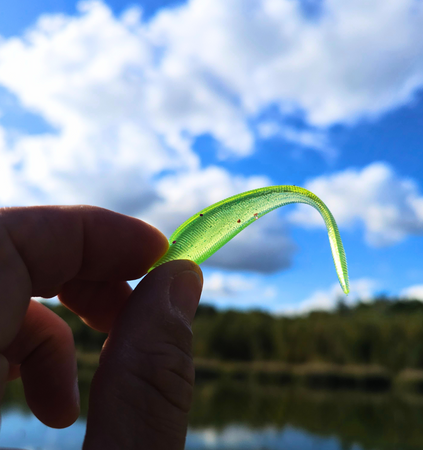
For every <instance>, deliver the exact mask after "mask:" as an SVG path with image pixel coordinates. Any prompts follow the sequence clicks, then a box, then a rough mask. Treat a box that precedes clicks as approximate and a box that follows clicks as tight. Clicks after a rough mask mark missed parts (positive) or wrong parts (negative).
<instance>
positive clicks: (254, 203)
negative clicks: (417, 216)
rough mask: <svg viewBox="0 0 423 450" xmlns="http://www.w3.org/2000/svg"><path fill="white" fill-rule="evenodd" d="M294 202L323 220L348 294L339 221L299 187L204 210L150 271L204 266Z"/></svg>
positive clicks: (261, 193)
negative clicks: (179, 263) (177, 264)
mask: <svg viewBox="0 0 423 450" xmlns="http://www.w3.org/2000/svg"><path fill="white" fill-rule="evenodd" d="M290 203H306V204H307V205H311V206H313V207H314V208H316V209H317V210H318V211H319V213H320V214H321V216H322V217H323V220H324V221H325V224H326V228H327V231H328V235H329V242H330V247H331V250H332V256H333V261H334V263H335V268H336V273H337V275H338V279H339V283H340V284H341V287H342V289H343V291H344V292H345V294H348V292H349V283H348V268H347V259H346V257H345V251H344V247H343V245H342V241H341V236H340V235H339V231H338V227H337V225H336V222H335V219H334V218H333V216H332V214H331V212H330V211H329V209H328V208H327V206H326V205H325V204H324V203H323V202H322V200H320V198H319V197H317V196H316V195H314V194H313V193H312V192H310V191H308V190H307V189H304V188H301V187H297V186H270V187H264V188H261V189H254V190H252V191H248V192H244V193H242V194H238V195H234V196H233V197H229V198H227V199H225V200H222V201H220V202H218V203H215V204H214V205H211V206H209V207H208V208H206V209H203V210H202V211H200V212H199V213H197V214H195V215H194V216H192V217H191V218H190V219H188V220H187V221H186V222H185V223H183V224H182V225H181V226H180V227H179V228H178V229H177V230H176V231H175V232H174V233H173V234H172V236H171V237H170V238H169V249H168V251H167V252H166V254H165V255H164V256H163V257H162V258H161V259H160V260H159V261H157V263H156V264H155V265H154V266H153V267H152V268H151V269H150V270H152V269H154V268H155V267H157V266H160V265H161V264H164V263H166V262H168V261H173V260H175V259H189V260H191V261H194V262H195V263H197V264H201V263H202V262H204V261H205V260H206V259H207V258H209V257H210V256H211V255H213V253H215V252H216V251H217V250H219V248H221V247H223V246H224V245H225V244H226V243H227V242H228V241H230V240H231V239H232V238H233V237H234V236H236V235H237V234H238V233H239V232H240V231H242V230H243V229H244V228H246V227H247V226H248V225H250V224H251V223H253V222H255V221H256V220H257V219H259V218H260V217H261V216H264V215H265V214H267V213H268V212H270V211H273V210H274V209H276V208H279V207H281V206H283V205H288V204H290Z"/></svg>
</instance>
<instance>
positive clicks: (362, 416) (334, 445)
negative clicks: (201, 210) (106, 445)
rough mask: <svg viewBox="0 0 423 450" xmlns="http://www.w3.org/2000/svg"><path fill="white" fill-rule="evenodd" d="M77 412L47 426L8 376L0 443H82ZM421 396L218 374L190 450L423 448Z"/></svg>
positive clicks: (207, 387) (197, 415)
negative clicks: (60, 426) (70, 419)
mask: <svg viewBox="0 0 423 450" xmlns="http://www.w3.org/2000/svg"><path fill="white" fill-rule="evenodd" d="M88 388H89V382H88V381H87V380H86V381H85V382H84V381H82V383H81V396H82V398H81V404H82V418H81V420H79V421H78V422H77V423H76V424H75V425H73V426H72V427H70V428H68V429H65V430H52V429H49V428H47V427H44V426H43V425H41V424H40V422H39V421H38V420H37V419H35V418H34V417H33V416H32V415H31V414H29V412H28V410H27V409H26V407H25V406H24V405H23V403H22V402H23V391H22V388H21V386H20V383H16V382H15V383H13V384H12V385H11V387H10V389H9V390H8V392H7V394H6V398H5V400H6V404H5V406H4V408H3V420H2V429H1V433H0V447H1V446H3V447H15V448H19V447H20V448H25V449H32V450H35V449H37V448H42V449H43V450H50V449H59V450H73V449H80V448H81V444H82V441H83V435H84V431H85V420H84V416H85V415H86V409H87V404H88ZM422 423H423V397H422V396H418V395H406V394H404V393H401V394H400V393H395V392H391V393H389V394H365V393H360V392H345V391H338V392H325V391H313V390H306V389H301V388H299V387H292V386H291V387H285V388H282V387H278V386H269V385H260V384H257V383H251V382H248V381H245V382H239V381H238V382H236V381H230V380H227V381H216V382H213V383H210V382H209V383H203V384H199V385H197V386H196V390H195V398H194V405H193V409H192V412H191V415H190V430H189V434H188V437H187V445H186V449H187V450H205V449H213V450H229V449H233V450H237V449H239V450H241V449H242V450H253V449H254V450H274V449H284V450H297V449H298V450H300V449H301V450H308V449H310V450H393V449H396V450H417V449H421V448H423V427H421V424H422Z"/></svg>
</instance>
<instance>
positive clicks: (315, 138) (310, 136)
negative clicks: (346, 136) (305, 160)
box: [257, 122, 337, 160]
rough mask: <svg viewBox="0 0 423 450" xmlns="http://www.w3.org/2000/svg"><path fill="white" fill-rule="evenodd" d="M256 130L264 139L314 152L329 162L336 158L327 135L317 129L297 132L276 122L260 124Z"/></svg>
mask: <svg viewBox="0 0 423 450" xmlns="http://www.w3.org/2000/svg"><path fill="white" fill-rule="evenodd" d="M257 129H258V132H259V135H260V136H261V137H262V138H264V139H268V138H271V137H279V138H282V139H284V140H285V141H287V142H292V143H293V144H296V145H299V146H300V147H303V148H306V149H312V150H315V151H317V152H319V153H321V154H322V155H323V156H325V157H326V158H327V159H329V160H331V159H333V158H335V156H337V151H336V149H334V148H333V147H332V146H331V144H330V143H329V139H328V136H327V134H326V133H325V132H324V131H321V130H319V129H310V130H297V129H295V128H293V127H289V126H286V125H285V126H283V125H280V124H278V123H276V122H261V123H260V124H259V125H258V127H257Z"/></svg>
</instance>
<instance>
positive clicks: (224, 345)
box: [49, 296, 423, 372]
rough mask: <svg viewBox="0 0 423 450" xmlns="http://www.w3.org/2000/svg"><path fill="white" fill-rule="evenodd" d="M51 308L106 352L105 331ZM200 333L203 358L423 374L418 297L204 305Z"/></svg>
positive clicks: (88, 343) (89, 344)
mask: <svg viewBox="0 0 423 450" xmlns="http://www.w3.org/2000/svg"><path fill="white" fill-rule="evenodd" d="M49 307H50V308H51V309H52V310H54V311H55V312H56V313H57V314H58V315H60V316H61V317H62V318H64V319H65V320H66V321H67V322H68V323H69V325H70V326H71V328H72V330H73V333H74V338H75V344H76V347H77V349H78V351H79V352H80V353H84V352H91V353H92V352H96V351H99V350H100V349H101V346H102V344H103V342H104V339H105V337H106V336H105V335H104V334H102V333H98V332H96V331H94V330H92V329H90V328H89V327H87V326H86V325H85V324H84V323H83V322H82V321H81V320H80V319H79V318H78V317H77V316H75V315H74V314H73V313H72V312H70V311H68V310H67V309H66V308H64V307H63V306H61V305H54V306H52V305H50V306H49ZM193 332H194V348H193V351H194V357H195V358H196V359H199V360H213V361H221V362H228V361H239V362H252V361H262V362H265V361H269V362H271V361H273V362H278V363H284V364H289V365H303V364H310V363H320V364H332V365H340V366H342V365H348V366H351V365H360V366H378V367H382V368H386V369H388V370H389V371H391V372H398V371H401V370H403V369H423V303H422V302H420V301H418V300H403V299H399V298H398V299H397V298H387V297H383V296H381V297H378V298H375V299H374V300H373V301H371V302H358V303H357V304H356V305H354V306H347V305H346V304H344V303H342V302H339V303H338V305H337V307H336V309H335V310H333V311H330V312H323V311H315V312H311V313H309V314H307V315H303V316H293V317H286V316H275V315H271V314H269V313H266V312H263V311H258V310H255V311H246V312H242V311H235V310H217V309H215V308H214V307H212V306H210V305H200V306H199V308H198V311H197V315H196V318H195V320H194V323H193Z"/></svg>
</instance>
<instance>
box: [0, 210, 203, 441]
mask: <svg viewBox="0 0 423 450" xmlns="http://www.w3.org/2000/svg"><path fill="white" fill-rule="evenodd" d="M167 248H168V243H167V239H166V237H165V236H164V235H163V234H162V233H160V231H158V230H157V229H155V228H153V227H151V226H150V225H148V224H146V223H144V222H142V221H140V220H137V219H134V218H132V217H127V216H124V215H121V214H117V213H114V212H112V211H107V210H105V209H101V208H94V207H89V206H75V207H58V206H48V207H47V206H46V207H33V208H3V209H2V208H0V400H1V395H2V392H3V391H4V387H5V383H6V382H7V380H11V379H14V378H17V377H19V376H20V377H21V378H22V382H23V385H24V389H25V396H26V400H27V402H28V405H29V406H30V408H31V409H32V411H33V412H34V414H35V415H36V416H37V417H38V418H39V419H40V420H41V421H42V422H44V423H45V424H46V425H49V426H51V427H55V428H63V427H66V426H69V425H71V424H72V423H73V422H74V421H75V420H76V419H77V417H78V414H79V403H78V402H79V394H78V389H77V378H76V377H77V371H76V357H75V347H74V341H73V336H72V332H71V330H70V328H69V326H68V325H67V324H66V323H65V322H64V321H63V320H62V319H60V318H59V317H58V316H56V315H55V314H53V313H52V312H51V311H50V310H49V309H47V308H46V307H45V306H44V305H42V304H40V303H38V302H35V301H32V300H31V296H43V297H50V296H54V295H56V294H57V295H58V296H59V299H60V300H61V301H62V303H63V304H64V305H65V306H66V307H68V308H69V309H70V310H72V311H73V312H74V313H75V314H77V315H78V316H79V317H80V318H81V319H82V320H83V321H84V322H85V323H87V324H88V325H89V326H91V327H92V328H95V329H97V330H100V331H103V332H106V333H108V338H107V340H106V343H105V345H104V347H103V350H102V353H101V358H100V365H99V368H98V370H97V372H96V375H95V376H94V379H93V382H92V384H91V393H90V404H89V411H88V420H87V432H86V438H85V442H84V447H83V448H84V450H97V449H99V450H100V449H101V450H112V449H113V450H118V449H119V450H126V449H128V450H132V449H134V450H135V449H141V448H142V449H144V448H145V449H149V450H161V449H167V450H183V448H184V444H185V436H186V431H187V423H188V410H189V408H190V405H191V396H192V387H193V383H194V364H193V360H192V354H191V342H192V332H191V322H192V320H193V318H194V315H195V311H196V308H197V305H198V302H199V299H200V293H201V288H202V275H201V270H200V268H199V267H198V266H197V265H196V264H195V263H193V262H192V261H181V260H179V261H172V262H170V263H168V264H163V265H161V266H160V267H159V268H157V270H155V271H154V272H152V273H150V274H148V275H147V276H145V277H144V278H143V279H142V281H141V282H140V283H139V284H138V286H137V288H136V289H135V290H134V291H132V289H131V287H130V286H129V285H128V284H127V282H126V280H131V279H137V278H140V277H142V276H143V275H144V274H146V272H147V270H148V268H149V267H151V265H152V264H154V262H155V261H157V260H158V259H159V258H160V257H161V256H162V255H163V254H164V253H165V252H166V250H167Z"/></svg>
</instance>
